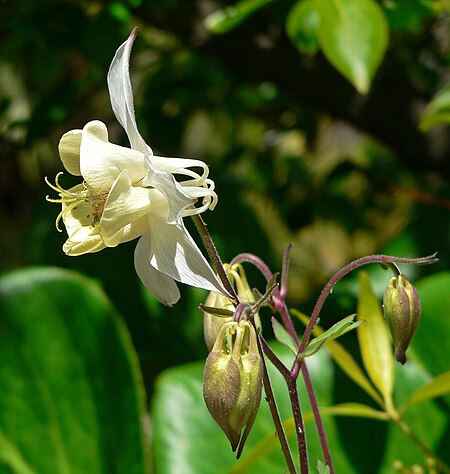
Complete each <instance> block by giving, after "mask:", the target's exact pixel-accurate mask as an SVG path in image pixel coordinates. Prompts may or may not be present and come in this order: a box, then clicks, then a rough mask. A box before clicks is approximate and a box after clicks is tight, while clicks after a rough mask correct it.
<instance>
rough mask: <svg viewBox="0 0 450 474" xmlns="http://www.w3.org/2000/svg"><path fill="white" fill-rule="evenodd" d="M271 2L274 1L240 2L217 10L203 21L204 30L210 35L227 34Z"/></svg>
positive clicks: (255, 0)
mask: <svg viewBox="0 0 450 474" xmlns="http://www.w3.org/2000/svg"><path fill="white" fill-rule="evenodd" d="M273 1H274V0H241V1H240V2H238V3H236V4H235V5H230V6H229V7H226V8H224V9H223V10H218V11H216V12H214V13H211V14H210V15H208V16H207V17H206V19H205V25H206V28H208V30H209V31H211V32H212V33H218V34H221V33H227V32H228V31H231V30H234V29H235V28H236V27H238V26H239V25H240V24H241V23H242V22H244V21H245V20H246V19H247V18H248V17H249V16H250V15H252V14H253V13H255V12H256V11H257V10H259V9H260V8H262V7H263V6H265V5H267V4H268V3H271V2H273Z"/></svg>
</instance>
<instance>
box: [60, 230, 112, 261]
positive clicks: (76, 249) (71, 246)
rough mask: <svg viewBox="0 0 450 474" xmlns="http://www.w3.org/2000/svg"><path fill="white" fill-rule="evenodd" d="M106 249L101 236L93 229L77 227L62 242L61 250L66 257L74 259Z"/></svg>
mask: <svg viewBox="0 0 450 474" xmlns="http://www.w3.org/2000/svg"><path fill="white" fill-rule="evenodd" d="M105 247H106V245H105V243H104V242H103V239H102V237H101V235H99V234H98V233H96V232H95V229H90V228H89V227H79V228H78V229H77V230H75V232H73V233H72V234H71V235H70V236H69V238H68V239H67V240H66V241H65V242H64V245H63V250H64V252H65V253H66V254H67V255H70V256H72V257H76V256H78V255H83V254H85V253H94V252H99V251H100V250H103V249H104V248H105Z"/></svg>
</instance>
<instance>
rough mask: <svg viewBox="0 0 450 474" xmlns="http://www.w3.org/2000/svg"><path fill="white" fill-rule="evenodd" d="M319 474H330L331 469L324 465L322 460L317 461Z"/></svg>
mask: <svg viewBox="0 0 450 474" xmlns="http://www.w3.org/2000/svg"><path fill="white" fill-rule="evenodd" d="M317 473H318V474H330V467H329V466H328V465H326V464H324V463H323V462H322V461H321V460H320V459H319V460H318V461H317Z"/></svg>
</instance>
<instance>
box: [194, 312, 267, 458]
mask: <svg viewBox="0 0 450 474" xmlns="http://www.w3.org/2000/svg"><path fill="white" fill-rule="evenodd" d="M261 390H262V361H261V357H260V355H259V352H258V346H257V342H256V333H255V330H254V328H253V326H252V325H251V324H250V323H249V322H248V321H241V322H239V323H237V322H228V323H225V324H224V325H223V326H222V328H221V330H220V332H219V335H218V337H217V340H216V342H215V344H214V347H213V349H212V350H211V352H210V354H209V356H208V358H207V359H206V365H205V372H204V378H203V396H204V399H205V403H206V406H207V407H208V410H209V412H210V413H211V415H212V416H213V418H214V420H215V421H216V422H217V424H218V425H219V426H220V428H221V429H222V430H223V432H224V433H225V434H226V436H227V438H228V439H229V441H230V443H231V448H232V450H233V451H236V449H237V448H238V446H239V444H240V443H242V442H245V440H246V437H247V435H248V433H249V431H250V429H251V427H252V425H253V422H254V420H255V417H256V413H257V411H258V408H259V404H260V401H261ZM244 428H245V431H244V434H243V436H242V437H241V433H242V430H243V429H244ZM241 450H242V449H241V448H240V450H239V451H241ZM238 454H239V452H238Z"/></svg>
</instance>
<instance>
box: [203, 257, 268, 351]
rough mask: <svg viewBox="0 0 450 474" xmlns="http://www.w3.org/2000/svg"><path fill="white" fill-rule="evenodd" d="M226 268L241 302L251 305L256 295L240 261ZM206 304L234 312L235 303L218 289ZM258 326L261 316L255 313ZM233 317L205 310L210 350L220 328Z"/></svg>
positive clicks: (211, 293) (206, 333) (212, 293)
mask: <svg viewBox="0 0 450 474" xmlns="http://www.w3.org/2000/svg"><path fill="white" fill-rule="evenodd" d="M224 269H225V271H226V273H227V275H228V278H229V279H230V282H231V283H232V284H233V285H234V287H235V289H236V292H237V295H238V298H239V301H240V302H241V303H249V304H250V305H252V304H254V303H255V297H254V296H253V292H252V290H251V289H250V285H249V284H248V281H247V277H246V275H245V271H244V269H243V267H242V265H240V264H239V263H237V264H235V265H232V266H230V265H228V264H225V265H224ZM204 306H207V307H208V306H209V307H210V308H218V309H225V310H229V311H233V312H234V309H235V308H234V306H233V304H232V303H231V302H230V301H229V300H228V298H226V297H225V296H223V295H222V294H220V293H217V292H216V291H211V292H210V293H209V295H208V296H207V298H206V301H205V303H204ZM254 318H255V322H256V326H257V327H258V328H260V327H261V321H260V318H259V315H258V313H255V315H254ZM232 320H233V318H232V317H229V318H227V317H223V316H217V315H215V314H211V313H208V312H207V311H203V332H204V336H205V342H206V346H207V347H208V350H209V351H211V349H212V347H213V345H214V343H215V342H216V339H217V335H218V334H219V331H220V329H221V328H222V326H223V325H224V324H225V323H228V322H230V321H232Z"/></svg>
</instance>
